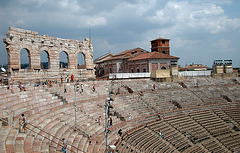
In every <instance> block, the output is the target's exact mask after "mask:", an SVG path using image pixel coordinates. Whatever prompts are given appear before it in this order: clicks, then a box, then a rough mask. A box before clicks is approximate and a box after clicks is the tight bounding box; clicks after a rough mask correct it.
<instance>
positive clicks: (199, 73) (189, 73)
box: [178, 70, 212, 77]
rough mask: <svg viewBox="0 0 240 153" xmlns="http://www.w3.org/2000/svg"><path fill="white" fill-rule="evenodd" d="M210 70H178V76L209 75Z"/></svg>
mask: <svg viewBox="0 0 240 153" xmlns="http://www.w3.org/2000/svg"><path fill="white" fill-rule="evenodd" d="M211 72H212V71H211V70H207V71H181V72H178V75H179V76H185V77H194V76H211Z"/></svg>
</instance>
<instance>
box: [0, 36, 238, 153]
mask: <svg viewBox="0 0 240 153" xmlns="http://www.w3.org/2000/svg"><path fill="white" fill-rule="evenodd" d="M13 39H15V38H13ZM9 40H10V39H9ZM35 42H36V41H35ZM45 42H46V41H45ZM30 43H31V40H30ZM84 43H88V42H87V41H86V42H83V46H84ZM9 44H10V43H9ZM41 44H42V41H41V43H40V45H41ZM50 45H51V43H50ZM63 45H64V44H63ZM22 47H24V46H22ZM25 47H26V48H27V46H25ZM86 48H87V47H85V48H84V47H83V49H86ZM9 49H11V47H10V48H9ZM45 49H46V50H48V48H45ZM90 50H91V48H90ZM80 51H81V48H80ZM30 52H31V51H30ZM83 52H84V51H83ZM69 54H71V53H69ZM89 57H90V56H89ZM13 59H15V58H14V57H13ZM15 60H16V59H15ZM90 60H92V59H90ZM53 61H55V66H57V64H56V63H57V62H56V60H53ZM16 63H17V62H16ZM73 63H74V62H73ZM89 63H91V62H89ZM35 65H39V64H36V63H35ZM53 65H54V64H53ZM73 65H74V64H73ZM73 65H72V67H74V66H73ZM89 65H90V67H91V64H89ZM18 66H19V65H18V64H15V65H14V64H10V69H12V70H11V72H10V73H12V74H13V75H12V76H14V77H15V78H14V79H15V82H13V85H11V89H12V90H9V88H7V87H8V86H1V88H0V110H1V121H0V127H1V128H0V135H1V139H0V148H1V151H0V152H3V153H5V152H6V153H24V152H25V153H49V152H50V153H53V152H62V151H61V150H62V147H63V146H62V145H63V142H62V139H63V138H65V139H66V141H67V144H68V146H67V152H73V153H102V152H106V148H109V150H111V149H112V151H109V152H119V153H131V152H133V153H156V152H176V153H177V152H185V153H190V152H192V153H195V152H199V153H203V152H206V153H207V152H221V153H222V152H224V153H225V152H239V151H240V147H239V146H240V95H239V91H240V79H239V77H235V78H232V77H230V78H213V77H188V78H183V79H178V80H173V81H171V82H156V81H153V80H151V79H148V78H146V79H123V80H96V79H87V78H85V79H83V78H82V76H81V75H80V74H79V73H78V71H77V70H76V71H73V72H74V73H75V74H76V76H78V75H79V76H78V78H77V79H74V82H71V83H70V82H65V81H63V82H61V81H60V75H59V74H61V73H62V72H55V73H53V72H51V73H50V72H49V73H46V72H41V71H42V70H39V71H37V70H36V72H35V71H34V70H33V71H31V72H29V73H30V74H31V75H32V76H34V77H36V79H37V80H38V81H40V82H38V83H36V82H33V80H30V81H29V82H28V81H27V80H26V79H25V80H23V81H24V85H25V88H26V91H20V89H19V86H18V83H19V81H21V79H19V78H20V77H21V76H24V77H26V76H25V75H26V74H28V73H27V72H26V71H24V72H22V71H21V70H19V71H18V70H17V69H19V67H18ZM32 68H33V69H34V65H32ZM49 71H51V69H50V70H49ZM59 71H60V70H59ZM84 71H85V74H86V75H85V76H91V77H92V73H91V72H92V69H86V70H84ZM73 72H70V73H73ZM40 73H46V74H48V75H49V76H47V75H46V77H49V78H48V79H50V78H55V79H54V81H52V82H51V84H48V83H47V84H44V85H43V84H42V82H41V81H42V80H40V79H39V76H40ZM65 73H66V72H65ZM54 75H56V76H54ZM85 76H84V77H85ZM17 79H19V80H18V81H17ZM77 81H78V84H79V85H81V84H82V85H83V87H82V89H83V92H81V89H79V90H77V88H76V82H77ZM196 82H197V84H196ZM153 86H155V89H154V88H153ZM93 87H94V88H95V89H94V90H93ZM79 88H81V86H80V87H79ZM109 96H111V98H109ZM106 104H107V105H108V108H109V109H108V111H106V110H105V107H106ZM105 112H106V113H105ZM22 114H25V116H26V117H27V120H28V125H27V130H26V132H23V129H22V120H21V115H22ZM105 114H109V115H108V116H110V117H111V118H112V121H113V124H112V126H111V127H109V128H108V129H107V130H106V127H105ZM129 114H131V118H129ZM99 116H102V122H101V124H99V119H98V118H99ZM119 129H122V135H121V136H119V134H118V131H119ZM106 131H108V132H107V133H106ZM160 132H161V134H162V135H161V137H159V133H160ZM106 135H107V136H108V139H107V141H106ZM106 143H108V145H107V146H106Z"/></svg>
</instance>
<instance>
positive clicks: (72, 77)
mask: <svg viewBox="0 0 240 153" xmlns="http://www.w3.org/2000/svg"><path fill="white" fill-rule="evenodd" d="M73 79H74V76H73V74H72V75H71V82H73Z"/></svg>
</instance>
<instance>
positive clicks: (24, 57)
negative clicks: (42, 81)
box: [19, 48, 31, 69]
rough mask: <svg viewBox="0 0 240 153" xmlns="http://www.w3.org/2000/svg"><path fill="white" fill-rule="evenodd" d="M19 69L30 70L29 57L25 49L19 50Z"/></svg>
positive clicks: (28, 52)
mask: <svg viewBox="0 0 240 153" xmlns="http://www.w3.org/2000/svg"><path fill="white" fill-rule="evenodd" d="M19 65H20V69H30V68H31V55H30V51H29V50H28V49H27V48H22V49H21V50H20V60H19Z"/></svg>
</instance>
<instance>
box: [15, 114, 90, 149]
mask: <svg viewBox="0 0 240 153" xmlns="http://www.w3.org/2000/svg"><path fill="white" fill-rule="evenodd" d="M21 121H22V120H21V118H19V133H21V127H22V125H23V124H22V123H21ZM27 125H28V126H29V125H30V126H31V127H33V128H35V129H38V130H39V132H36V131H34V130H33V129H31V128H30V127H27V126H26V129H28V130H29V131H31V132H33V133H36V134H37V135H39V136H41V137H43V138H44V139H47V140H49V141H50V142H52V143H55V144H57V145H60V146H61V147H63V146H64V145H63V144H59V143H58V142H56V141H54V140H53V138H55V139H56V140H59V141H62V140H61V139H60V138H58V137H56V136H54V135H52V134H50V133H48V132H46V131H44V130H42V129H40V128H38V127H36V126H34V125H33V124H31V123H28V124H27ZM40 132H43V133H45V134H47V136H45V135H42V134H40ZM49 137H52V139H50V138H49ZM68 146H70V147H71V150H69V151H71V152H74V153H75V151H72V150H73V149H75V150H77V152H76V153H78V152H81V153H86V152H85V151H84V150H80V149H79V148H77V147H75V146H72V145H70V144H68Z"/></svg>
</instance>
